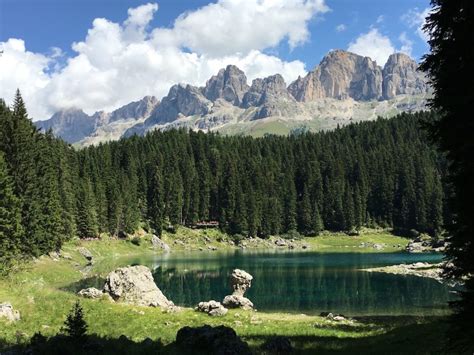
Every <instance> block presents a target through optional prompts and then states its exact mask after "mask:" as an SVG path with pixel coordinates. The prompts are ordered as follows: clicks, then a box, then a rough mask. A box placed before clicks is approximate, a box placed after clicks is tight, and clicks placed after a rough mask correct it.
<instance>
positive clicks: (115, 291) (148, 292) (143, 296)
mask: <svg viewBox="0 0 474 355" xmlns="http://www.w3.org/2000/svg"><path fill="white" fill-rule="evenodd" d="M104 292H107V293H108V294H110V296H111V297H112V298H113V299H114V301H116V302H124V303H130V304H134V305H138V306H151V307H163V308H172V307H174V304H173V302H171V301H170V300H168V299H167V298H166V297H165V295H163V293H162V292H161V290H160V289H159V288H158V287H157V286H156V284H155V282H154V280H153V275H152V274H151V271H150V269H149V268H147V267H146V266H142V265H136V266H127V267H122V268H118V269H116V270H114V271H112V272H111V273H110V274H109V275H108V276H107V279H106V281H105V286H104Z"/></svg>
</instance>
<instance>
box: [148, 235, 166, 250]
mask: <svg viewBox="0 0 474 355" xmlns="http://www.w3.org/2000/svg"><path fill="white" fill-rule="evenodd" d="M151 244H152V245H153V248H155V249H163V251H165V252H167V253H168V252H169V251H170V250H171V248H170V246H169V245H168V244H166V243H165V242H164V241H162V240H161V239H160V238H159V237H158V236H156V235H154V234H153V236H152V237H151Z"/></svg>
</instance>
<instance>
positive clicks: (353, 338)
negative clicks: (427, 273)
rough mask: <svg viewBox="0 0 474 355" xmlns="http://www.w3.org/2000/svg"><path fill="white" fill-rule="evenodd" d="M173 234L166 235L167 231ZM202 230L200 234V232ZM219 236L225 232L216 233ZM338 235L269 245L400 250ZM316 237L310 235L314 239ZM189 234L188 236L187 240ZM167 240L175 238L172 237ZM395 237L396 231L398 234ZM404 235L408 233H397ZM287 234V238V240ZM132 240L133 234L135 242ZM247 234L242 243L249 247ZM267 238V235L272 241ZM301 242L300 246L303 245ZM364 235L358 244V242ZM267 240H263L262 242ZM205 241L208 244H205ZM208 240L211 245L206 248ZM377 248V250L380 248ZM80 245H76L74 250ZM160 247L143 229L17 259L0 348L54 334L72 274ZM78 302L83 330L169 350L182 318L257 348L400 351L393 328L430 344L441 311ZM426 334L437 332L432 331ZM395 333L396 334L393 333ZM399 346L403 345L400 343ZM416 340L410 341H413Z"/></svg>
mask: <svg viewBox="0 0 474 355" xmlns="http://www.w3.org/2000/svg"><path fill="white" fill-rule="evenodd" d="M180 232H181V231H178V233H177V234H174V235H171V234H170V235H168V234H164V235H163V238H162V239H163V240H164V241H166V242H167V243H169V244H171V245H170V247H171V253H173V252H182V251H187V250H193V251H200V248H202V252H203V253H214V252H218V251H219V250H222V251H225V250H232V249H238V248H241V246H239V245H238V244H239V243H237V245H235V244H236V243H234V245H231V243H230V242H229V240H230V239H227V237H226V236H222V235H220V234H219V232H218V231H214V230H208V231H207V233H206V234H204V233H202V232H203V231H195V230H187V231H184V232H185V233H183V234H179V233H180ZM173 236H174V239H172V237H173ZM205 237H207V238H208V239H205ZM223 237H226V239H222V238H223ZM339 237H341V236H339V235H323V236H321V237H318V238H304V239H302V240H298V241H294V242H292V243H295V247H294V248H293V249H292V248H291V247H289V246H288V245H286V246H278V245H276V244H275V246H273V245H271V248H275V249H279V250H297V251H303V250H312V251H319V250H320V251H324V252H326V251H331V252H333V251H335V250H337V249H339V250H340V251H344V252H348V251H354V252H365V251H368V252H379V251H384V250H379V249H376V248H373V247H371V245H375V244H383V243H385V245H387V249H386V250H393V251H400V250H403V248H404V246H402V247H400V248H394V247H393V246H394V245H395V246H396V245H397V244H399V243H400V240H401V238H399V237H395V236H391V235H389V234H388V233H387V234H383V233H373V234H367V235H361V236H357V237H349V236H345V237H343V239H339ZM319 238H321V239H320V240H316V239H319ZM187 239H191V240H187ZM173 240H182V243H179V242H178V243H176V244H175V243H174V242H173ZM402 240H403V239H402ZM404 241H405V242H408V240H406V239H404ZM290 242H291V241H290ZM135 243H136V242H135ZM252 243H260V242H249V246H248V249H250V250H251V249H253V248H254V245H253V244H252ZM273 243H275V241H273ZM303 243H307V248H306V249H303V247H302V246H303ZM361 243H365V245H369V246H365V247H361V246H360V245H361ZM265 245H267V246H268V247H269V248H270V245H269V244H268V241H267V243H265V244H264V245H262V247H264V246H265ZM209 246H211V248H209ZM81 248H86V249H87V250H88V251H89V252H90V253H91V255H92V258H93V261H94V263H93V265H92V268H89V269H88V261H87V259H86V257H85V256H84V253H83V250H82V249H81ZM214 248H216V249H214ZM386 250H385V251H386ZM81 251H82V252H81ZM162 252H163V251H162V250H161V249H153V247H152V244H151V240H150V236H147V235H143V236H142V237H141V241H140V242H139V243H137V244H134V243H132V242H131V240H118V239H113V238H103V239H102V240H91V241H86V240H84V241H81V240H76V241H72V242H69V243H66V245H65V246H64V248H63V249H62V250H61V252H60V253H58V254H52V255H50V256H43V257H41V258H39V259H36V260H35V261H33V262H29V263H27V264H24V265H22V267H21V269H19V270H17V271H16V272H14V273H13V274H11V275H10V276H8V277H6V278H3V279H0V303H1V302H10V303H11V304H12V305H13V307H14V308H15V309H17V310H19V311H20V313H21V320H20V321H18V322H14V323H4V321H3V320H0V324H1V326H0V349H2V348H3V349H5V348H9V347H11V346H13V345H15V344H19V345H18V346H22V344H27V343H28V342H29V339H30V338H31V337H32V336H33V335H34V334H35V333H37V332H41V333H42V334H43V335H45V336H53V335H55V334H57V333H58V332H59V331H60V329H61V327H62V325H63V322H64V320H65V318H66V315H67V313H68V312H69V310H70V309H71V307H72V305H73V303H74V302H75V301H76V300H77V299H79V298H78V296H77V295H76V294H75V293H74V292H71V291H70V289H71V288H70V286H71V284H74V283H77V282H80V281H81V280H83V279H84V278H85V277H90V276H91V275H95V274H102V275H103V274H105V273H107V272H109V271H111V270H112V269H113V268H115V267H116V266H117V262H118V260H120V258H122V257H126V256H133V255H144V254H148V255H154V254H156V253H162ZM80 300H81V303H82V305H83V307H84V312H85V316H86V321H87V322H88V324H89V333H90V334H96V335H97V336H98V337H102V338H104V337H107V338H110V339H119V337H120V336H121V335H123V334H127V337H128V338H129V339H130V340H131V341H132V342H134V343H136V344H139V343H141V342H142V341H144V340H145V339H146V338H150V339H152V340H153V341H155V340H156V339H158V338H159V339H160V341H161V342H162V343H163V346H164V347H165V349H168V350H169V353H173V345H172V343H173V341H174V339H175V337H176V332H177V331H178V330H179V329H180V328H182V327H183V326H186V325H189V326H200V325H203V324H210V325H226V326H229V327H232V328H233V329H235V331H236V332H237V334H238V335H239V336H241V337H242V338H243V339H244V340H245V341H247V342H248V343H249V345H250V346H251V348H252V349H253V350H254V351H255V352H256V353H259V350H258V349H260V346H261V345H262V343H263V342H264V341H265V340H266V339H268V338H270V337H272V336H275V335H280V336H286V337H288V338H289V339H291V341H292V343H293V345H294V346H295V348H296V349H297V352H302V353H304V352H305V351H306V352H309V353H311V352H314V351H318V352H321V353H330V352H331V351H334V350H335V349H339V352H344V349H347V351H348V352H350V351H351V349H358V350H359V351H367V350H374V349H379V350H380V351H382V349H385V347H386V346H387V344H390V343H393V344H394V345H393V346H395V347H398V348H399V349H400V351H408V350H416V349H415V348H413V345H410V342H407V344H406V345H403V344H399V342H398V343H397V338H398V336H401V337H406V338H410V337H411V338H412V339H414V337H419V338H420V339H423V340H422V341H419V342H418V343H419V344H420V347H419V349H420V350H421V349H425V348H429V349H436V347H437V346H440V340H439V339H440V338H441V336H440V335H439V334H441V333H442V330H443V319H444V318H443V317H435V316H433V317H384V318H383V319H378V318H377V317H360V319H359V318H356V319H354V320H352V319H346V320H343V321H334V320H330V319H327V318H326V317H320V316H312V315H305V314H289V313H280V312H272V313H267V312H253V311H241V310H230V311H229V313H228V314H227V315H226V316H224V317H218V318H214V317H209V316H208V315H206V314H203V313H200V312H196V311H194V310H193V309H191V308H183V309H182V311H181V312H178V313H167V312H164V311H163V310H161V309H159V308H150V307H138V306H130V305H124V304H117V303H113V302H110V301H107V300H89V299H80ZM433 334H435V335H436V334H438V336H437V337H435V336H433ZM395 335H396V336H395ZM405 346H406V348H405ZM416 346H418V344H417V345H416Z"/></svg>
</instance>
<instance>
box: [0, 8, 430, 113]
mask: <svg viewBox="0 0 474 355" xmlns="http://www.w3.org/2000/svg"><path fill="white" fill-rule="evenodd" d="M428 8H429V1H428V0H397V1H395V0H385V1H381V0H358V1H355V0H333V1H331V0H326V1H324V0H271V1H270V0H219V1H214V2H213V5H212V4H211V5H210V2H209V1H203V0H187V1H183V0H161V1H159V0H157V1H156V2H150V3H149V2H147V1H137V0H0V50H4V54H3V56H2V57H1V58H0V61H2V62H3V63H1V65H0V85H1V87H0V96H1V97H4V98H6V99H7V100H9V99H11V96H12V93H9V92H8V90H13V91H14V88H15V87H20V89H21V90H22V91H23V93H24V96H26V100H27V103H28V102H29V103H30V104H29V105H30V107H29V110H30V113H31V114H32V115H33V117H35V118H46V117H47V116H48V115H49V114H51V113H52V112H54V111H55V110H57V109H60V108H64V107H70V106H77V107H81V108H84V109H85V110H86V111H87V112H92V111H94V110H98V109H106V110H109V109H113V108H116V107H118V106H120V105H122V104H124V103H126V102H129V101H131V100H133V99H138V98H140V97H141V96H144V95H145V94H146V95H148V94H152V95H155V96H157V97H159V98H161V97H162V96H163V95H165V94H166V93H167V90H168V88H169V86H170V85H172V84H174V83H176V82H187V83H191V84H194V85H203V84H204V83H205V81H206V79H207V78H208V77H209V76H210V75H211V74H213V73H215V72H216V71H217V70H218V68H219V67H222V66H224V65H226V64H229V63H232V64H237V65H239V66H240V67H241V68H242V69H244V70H245V71H246V73H247V75H248V77H249V82H250V81H251V79H253V78H255V77H258V76H265V75H271V74H274V72H281V74H282V75H283V76H284V78H285V79H286V81H287V82H288V83H289V82H290V81H292V80H294V79H295V78H296V77H297V76H298V75H304V74H305V73H306V72H307V71H309V70H311V69H313V68H314V67H315V66H316V65H317V64H318V63H319V62H320V60H321V59H322V57H323V56H324V55H325V54H326V53H327V52H328V51H330V50H331V49H336V48H342V49H349V50H353V51H355V52H357V53H359V54H362V55H367V56H370V57H372V58H373V59H375V60H377V63H378V64H379V65H383V62H384V61H385V60H386V58H387V57H388V55H389V54H390V53H392V52H394V51H404V52H406V53H408V54H410V55H411V56H412V57H414V58H415V59H417V60H418V59H419V58H420V57H421V56H422V55H423V54H424V53H425V52H426V51H427V50H428V46H427V44H426V38H424V35H423V33H421V31H420V26H421V25H422V22H423V17H424V16H425V15H426V11H427V9H428ZM129 9H138V10H137V11H135V12H133V11H132V15H131V13H130V10H129ZM99 18H103V19H104V20H99V21H98V20H96V19H99ZM244 18H245V19H244ZM74 43H75V44H74ZM2 68H3V69H2ZM131 68H135V69H131ZM32 81H33V84H32Z"/></svg>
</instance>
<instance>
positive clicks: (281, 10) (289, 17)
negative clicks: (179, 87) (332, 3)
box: [153, 0, 329, 57]
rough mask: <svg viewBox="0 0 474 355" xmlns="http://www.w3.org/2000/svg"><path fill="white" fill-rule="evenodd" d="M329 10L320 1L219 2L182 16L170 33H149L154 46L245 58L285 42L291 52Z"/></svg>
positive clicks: (307, 37)
mask: <svg viewBox="0 0 474 355" xmlns="http://www.w3.org/2000/svg"><path fill="white" fill-rule="evenodd" d="M328 10H329V8H328V7H327V6H326V5H325V3H324V0H220V1H219V2H217V3H215V4H209V5H207V6H204V7H202V8H200V9H199V10H197V11H194V12H190V13H185V14H183V15H181V16H179V17H178V18H177V19H176V21H175V22H174V26H173V28H172V29H161V28H159V29H157V30H155V31H154V33H153V37H154V40H155V42H156V43H157V44H158V45H165V46H166V45H170V44H171V45H175V46H183V47H186V48H189V49H191V50H192V51H194V52H196V53H198V54H206V55H209V56H217V57H219V56H225V55H231V54H234V53H242V54H244V55H245V54H247V53H249V52H250V51H252V50H262V49H265V48H268V47H274V46H276V45H278V44H279V43H280V42H281V41H283V40H287V42H288V44H289V46H290V47H291V48H294V47H296V46H298V45H300V44H302V43H304V42H306V41H307V40H308V39H309V35H310V33H309V30H308V22H309V20H310V19H311V18H313V17H314V16H315V15H316V14H318V13H324V12H326V11H328Z"/></svg>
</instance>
